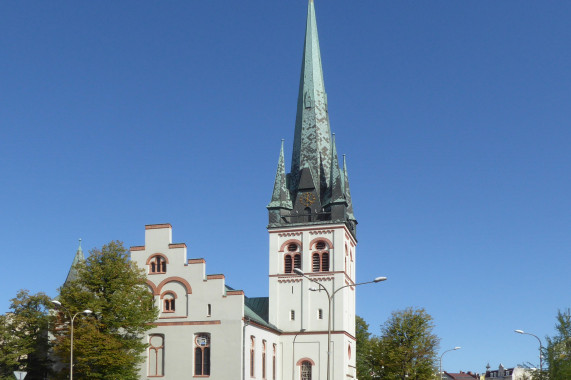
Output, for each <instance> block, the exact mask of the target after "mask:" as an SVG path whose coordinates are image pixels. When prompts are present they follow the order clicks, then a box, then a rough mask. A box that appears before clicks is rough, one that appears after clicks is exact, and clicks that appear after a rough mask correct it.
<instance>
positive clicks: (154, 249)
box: [130, 0, 383, 380]
mask: <svg viewBox="0 0 571 380" xmlns="http://www.w3.org/2000/svg"><path fill="white" fill-rule="evenodd" d="M270 186H271V185H270V184H268V192H269V190H270V189H271V187H270ZM267 209H268V226H267V228H268V233H269V250H268V255H269V272H268V279H269V296H268V297H258V298H250V297H247V296H246V295H245V294H244V292H243V291H242V290H236V289H234V288H232V287H230V286H228V285H227V284H226V280H225V276H224V275H219V274H217V275H208V274H207V268H206V266H207V263H206V259H204V258H192V257H193V256H192V252H188V251H187V246H186V244H185V243H179V242H176V241H175V242H173V238H172V235H173V227H172V226H171V225H170V224H151V225H147V226H145V241H144V244H143V245H138V246H133V247H131V248H130V254H131V260H132V261H133V262H134V263H136V265H138V266H139V267H140V268H143V269H144V270H145V272H146V273H147V284H148V286H149V289H150V291H151V292H152V293H153V295H154V297H155V304H156V305H157V306H158V308H159V311H160V313H159V316H158V319H157V320H156V322H155V327H154V328H153V329H152V330H149V332H148V335H147V336H146V337H145V338H144V339H145V341H146V342H147V343H148V349H147V352H146V361H145V363H144V365H142V366H141V368H140V378H141V379H150V378H156V377H161V378H164V379H170V380H180V379H190V378H211V379H214V380H237V379H267V380H289V379H292V380H297V379H299V380H316V379H335V380H340V379H356V377H357V375H356V364H355V353H356V347H355V344H356V342H355V291H356V287H355V286H354V285H355V262H356V252H355V249H356V245H357V239H356V234H357V229H356V227H357V221H356V219H355V216H354V214H353V206H352V202H351V193H350V190H349V179H348V174H347V166H346V163H345V159H343V161H342V162H341V163H340V162H339V157H338V155H337V150H336V147H335V135H332V134H331V129H330V125H329V116H328V108H327V94H326V92H325V86H324V81H323V72H322V67H321V55H320V49H319V39H318V34H317V25H316V17H315V8H314V3H313V0H309V4H308V13H307V25H306V33H305V44H304V47H303V59H302V67H301V79H300V84H299V95H298V101H297V116H296V122H295V132H294V142H293V150H292V158H291V167H290V171H289V173H286V165H285V159H284V146H283V142H282V146H281V150H280V152H279V158H278V163H277V170H276V174H275V181H274V184H273V192H272V193H271V200H270V202H269V204H268V205H267ZM382 279H383V278H380V279H377V280H376V281H380V280H382ZM328 355H329V357H328ZM328 364H329V366H328Z"/></svg>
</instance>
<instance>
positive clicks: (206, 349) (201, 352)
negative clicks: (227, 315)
mask: <svg viewBox="0 0 571 380" xmlns="http://www.w3.org/2000/svg"><path fill="white" fill-rule="evenodd" d="M194 345H195V347H194V375H195V376H196V375H198V376H208V375H210V334H198V335H196V336H195V338H194Z"/></svg>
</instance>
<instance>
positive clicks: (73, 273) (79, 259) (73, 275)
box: [64, 239, 85, 286]
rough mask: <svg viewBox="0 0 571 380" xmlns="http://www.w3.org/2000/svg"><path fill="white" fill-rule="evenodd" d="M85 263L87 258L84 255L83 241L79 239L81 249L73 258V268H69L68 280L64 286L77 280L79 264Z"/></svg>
mask: <svg viewBox="0 0 571 380" xmlns="http://www.w3.org/2000/svg"><path fill="white" fill-rule="evenodd" d="M84 262H85V256H84V255H83V249H81V239H79V247H78V248H77V251H76V252H75V257H74V258H73V262H72V263H71V267H70V268H69V272H68V274H67V278H66V279H65V282H64V286H65V284H67V283H68V282H71V281H73V280H75V279H77V276H78V273H77V272H78V268H77V266H78V264H80V263H84Z"/></svg>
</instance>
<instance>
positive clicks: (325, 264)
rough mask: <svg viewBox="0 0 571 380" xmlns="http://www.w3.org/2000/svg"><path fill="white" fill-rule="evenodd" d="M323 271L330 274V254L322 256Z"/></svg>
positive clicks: (325, 253)
mask: <svg viewBox="0 0 571 380" xmlns="http://www.w3.org/2000/svg"><path fill="white" fill-rule="evenodd" d="M321 271H322V272H329V253H328V252H323V253H322V254H321Z"/></svg>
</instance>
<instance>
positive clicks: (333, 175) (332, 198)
mask: <svg viewBox="0 0 571 380" xmlns="http://www.w3.org/2000/svg"><path fill="white" fill-rule="evenodd" d="M330 167H331V170H330V173H329V183H330V186H329V194H328V199H327V201H326V202H327V204H334V203H340V202H342V203H345V196H344V190H343V179H342V178H341V171H340V170H339V158H338V156H337V146H336V144H335V133H333V134H332V138H331V163H330Z"/></svg>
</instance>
